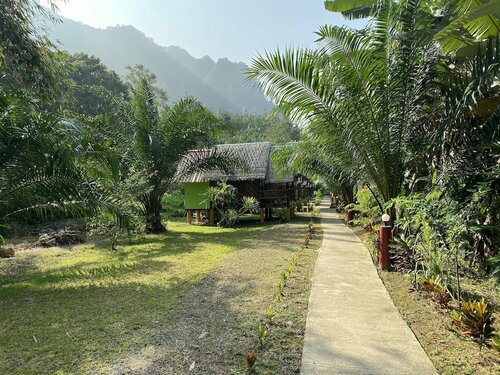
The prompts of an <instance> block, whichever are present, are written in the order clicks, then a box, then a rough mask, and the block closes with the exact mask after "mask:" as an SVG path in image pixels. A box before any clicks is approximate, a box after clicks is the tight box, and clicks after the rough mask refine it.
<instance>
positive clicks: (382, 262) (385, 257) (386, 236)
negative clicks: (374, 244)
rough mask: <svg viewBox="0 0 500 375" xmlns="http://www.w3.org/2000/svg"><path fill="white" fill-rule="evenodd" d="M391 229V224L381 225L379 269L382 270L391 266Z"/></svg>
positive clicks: (386, 269) (387, 269)
mask: <svg viewBox="0 0 500 375" xmlns="http://www.w3.org/2000/svg"><path fill="white" fill-rule="evenodd" d="M391 229H392V228H391V227H390V226H389V225H381V226H380V229H379V243H380V247H379V252H378V269H379V270H381V271H389V269H390V267H391V257H390V254H389V242H390V241H391Z"/></svg>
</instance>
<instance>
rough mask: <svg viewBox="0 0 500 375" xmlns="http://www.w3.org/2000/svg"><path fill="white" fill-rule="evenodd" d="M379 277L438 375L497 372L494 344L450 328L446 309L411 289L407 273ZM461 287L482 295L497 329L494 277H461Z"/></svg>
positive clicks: (499, 291)
mask: <svg viewBox="0 0 500 375" xmlns="http://www.w3.org/2000/svg"><path fill="white" fill-rule="evenodd" d="M354 231H355V232H356V233H357V234H358V236H360V238H361V239H362V240H366V239H367V236H366V232H364V230H363V229H361V228H359V227H358V228H354ZM365 243H366V245H367V246H368V247H370V244H369V243H367V242H365ZM371 250H373V248H372V249H371ZM380 277H381V278H382V281H383V282H384V284H385V287H386V288H387V291H388V292H389V294H390V295H391V298H392V300H393V301H394V304H395V305H396V307H397V308H398V310H399V312H400V313H401V315H402V317H403V319H404V320H405V321H406V323H407V324H408V326H409V327H410V328H411V329H412V331H413V332H414V333H415V336H416V337H417V339H418V340H419V342H420V344H421V345H422V348H423V349H424V350H425V352H426V353H427V355H428V356H429V358H430V359H431V360H432V362H433V363H434V365H435V366H436V368H437V370H438V372H439V373H440V374H441V375H491V374H500V353H498V352H497V351H496V350H495V349H494V348H493V347H486V346H483V347H480V346H479V344H478V343H476V342H475V341H472V340H469V339H466V338H465V337H463V336H461V335H459V334H458V333H457V332H456V331H455V330H454V329H453V327H452V323H451V318H450V313H449V311H446V310H441V309H439V308H438V307H437V305H436V303H434V302H432V301H430V300H428V299H427V298H426V297H425V294H424V293H421V292H416V291H414V290H413V287H412V282H411V280H410V279H411V277H410V276H408V275H404V274H401V273H398V272H380ZM462 289H463V293H464V295H466V296H468V297H466V298H476V299H480V298H482V297H484V299H485V300H486V301H487V302H488V303H489V304H490V306H491V307H492V308H493V311H494V313H493V315H494V318H495V321H494V328H495V330H496V332H500V310H499V307H500V288H499V287H498V285H495V284H494V282H493V280H482V281H481V282H478V281H472V280H468V279H467V278H464V279H463V280H462ZM450 307H451V308H458V304H457V303H456V302H455V301H454V302H452V303H451V306H450Z"/></svg>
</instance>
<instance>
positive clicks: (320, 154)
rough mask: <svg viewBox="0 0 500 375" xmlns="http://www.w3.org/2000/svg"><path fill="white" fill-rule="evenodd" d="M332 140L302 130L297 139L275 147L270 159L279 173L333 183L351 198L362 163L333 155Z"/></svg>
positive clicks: (347, 198)
mask: <svg viewBox="0 0 500 375" xmlns="http://www.w3.org/2000/svg"><path fill="white" fill-rule="evenodd" d="M338 146H341V145H339V144H336V142H335V141H334V140H325V139H314V138H312V137H311V136H310V135H308V133H307V132H304V133H303V134H302V136H301V139H300V141H298V142H292V143H287V144H284V145H281V146H279V147H278V149H277V150H275V151H274V153H273V155H272V159H273V163H274V164H275V166H276V168H277V170H278V171H279V172H280V173H282V174H297V173H300V174H303V175H307V176H310V177H314V178H318V179H320V180H322V181H323V182H324V183H325V184H326V185H328V186H335V190H336V191H338V192H340V194H341V195H342V199H343V201H344V202H346V203H352V202H353V199H354V186H355V185H356V182H357V181H358V179H359V176H360V173H361V170H362V169H361V166H360V165H359V163H357V161H356V160H354V159H351V160H344V159H341V158H337V157H336V155H337V154H336V151H337V147H338Z"/></svg>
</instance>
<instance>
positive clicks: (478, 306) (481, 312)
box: [451, 299, 493, 342]
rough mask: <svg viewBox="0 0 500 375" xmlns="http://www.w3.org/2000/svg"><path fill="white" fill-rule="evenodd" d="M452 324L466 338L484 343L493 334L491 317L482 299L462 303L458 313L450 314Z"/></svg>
mask: <svg viewBox="0 0 500 375" xmlns="http://www.w3.org/2000/svg"><path fill="white" fill-rule="evenodd" d="M451 319H452V320H453V324H454V325H455V326H456V327H457V328H458V329H459V330H460V331H461V332H462V333H463V334H464V335H467V336H471V337H473V338H475V339H478V340H480V342H484V341H485V340H486V339H487V338H488V337H490V336H491V334H492V333H493V327H492V323H493V316H492V312H491V309H490V308H489V306H488V304H487V303H485V302H484V299H482V300H480V301H478V300H473V301H463V302H462V304H461V305H460V311H457V310H453V311H452V312H451Z"/></svg>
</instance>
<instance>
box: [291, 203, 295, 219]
mask: <svg viewBox="0 0 500 375" xmlns="http://www.w3.org/2000/svg"><path fill="white" fill-rule="evenodd" d="M292 219H295V206H292Z"/></svg>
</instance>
